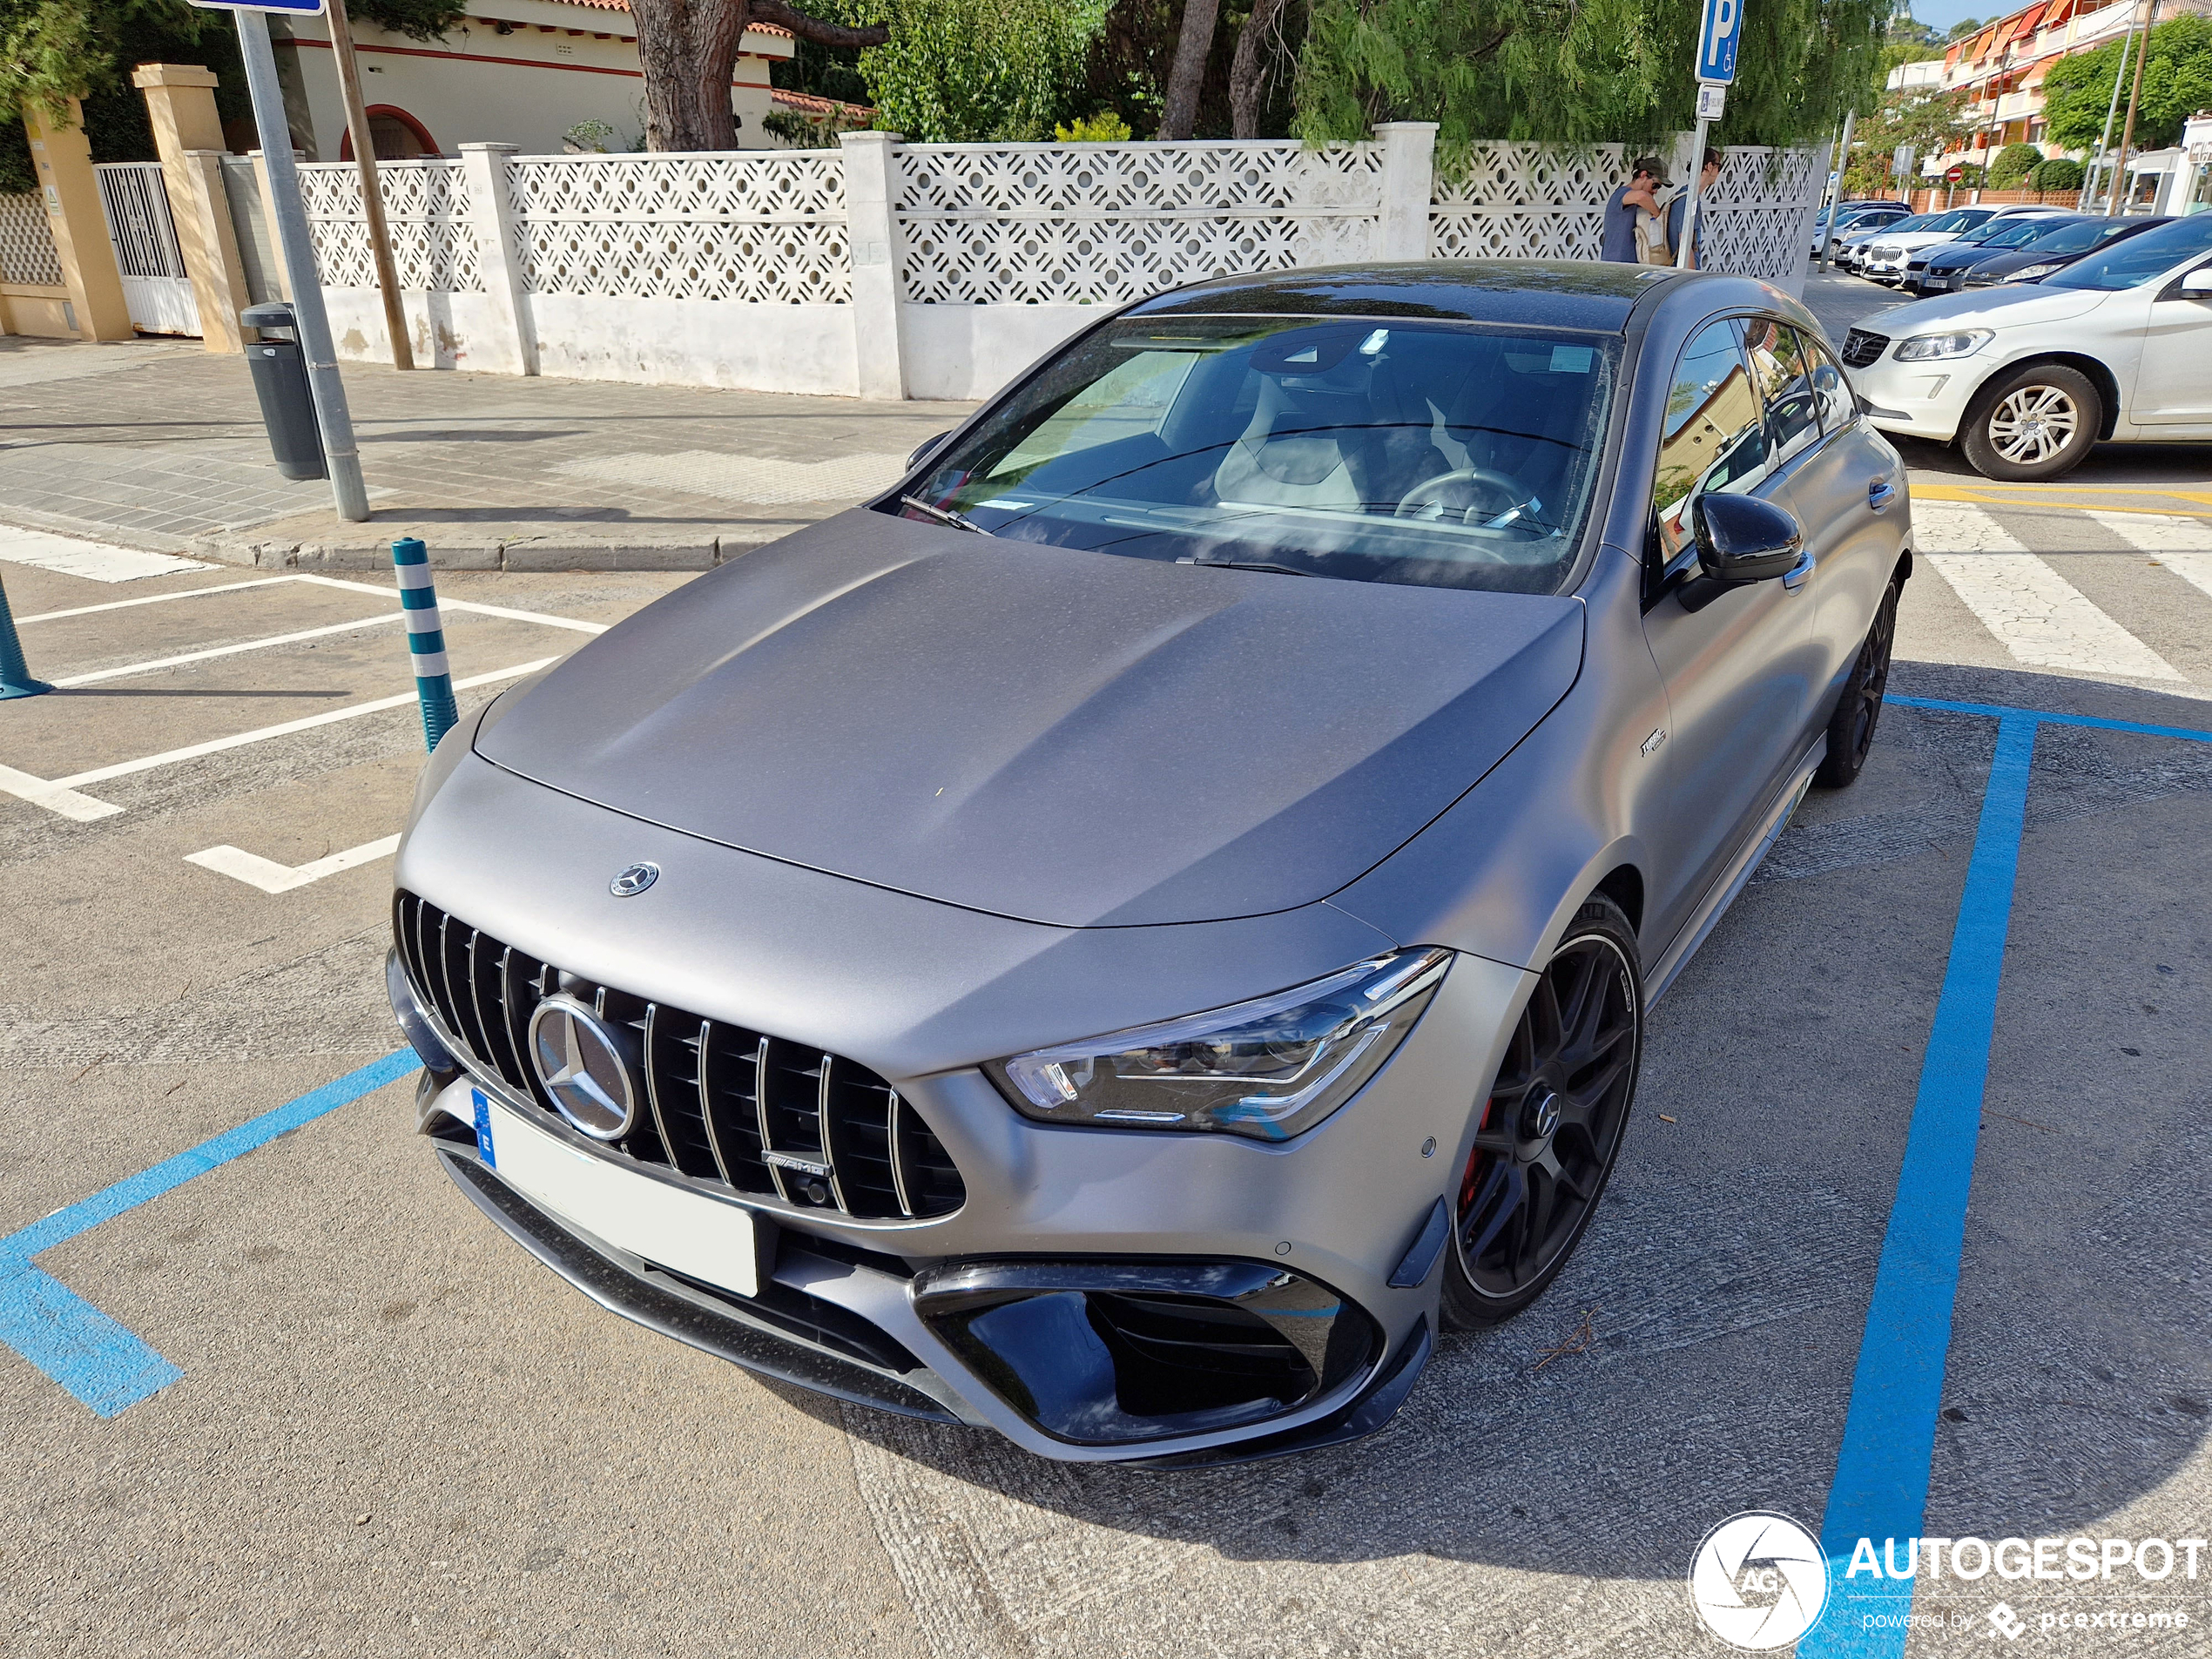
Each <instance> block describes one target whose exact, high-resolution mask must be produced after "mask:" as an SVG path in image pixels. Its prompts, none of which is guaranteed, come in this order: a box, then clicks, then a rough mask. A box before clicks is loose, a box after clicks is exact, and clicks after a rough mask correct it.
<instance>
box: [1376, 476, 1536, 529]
mask: <svg viewBox="0 0 2212 1659" xmlns="http://www.w3.org/2000/svg"><path fill="white" fill-rule="evenodd" d="M1466 486H1473V487H1474V488H1475V489H1487V490H1490V491H1493V492H1494V493H1495V494H1496V495H1497V496H1500V497H1501V499H1500V501H1499V502H1498V504H1497V505H1496V506H1495V507H1494V508H1493V509H1490V510H1491V511H1493V512H1496V513H1502V512H1504V511H1505V510H1506V509H1508V508H1510V507H1516V506H1518V505H1520V503H1521V502H1522V501H1523V500H1525V499H1526V498H1527V497H1526V496H1525V494H1524V492H1523V491H1522V489H1521V481H1520V480H1519V479H1517V478H1514V477H1512V476H1510V475H1507V474H1505V473H1502V472H1498V471H1496V470H1494V469H1492V468H1489V467H1455V468H1453V469H1452V470H1451V471H1450V472H1440V473H1438V474H1437V475H1436V476H1435V477H1433V478H1425V479H1423V480H1422V481H1421V482H1420V483H1418V484H1415V485H1414V486H1413V488H1412V489H1409V490H1407V491H1406V494H1405V496H1404V497H1403V498H1402V499H1400V500H1399V503H1398V513H1397V516H1399V518H1411V517H1413V516H1414V515H1415V514H1417V513H1419V512H1420V511H1421V509H1423V508H1426V507H1433V508H1436V509H1439V511H1440V513H1442V512H1447V511H1457V512H1459V514H1460V516H1461V518H1462V519H1464V518H1466V517H1467V516H1468V515H1469V514H1471V513H1472V512H1473V511H1474V503H1473V502H1469V503H1468V505H1467V507H1466V508H1464V509H1450V508H1446V507H1445V505H1444V497H1445V496H1447V494H1449V493H1450V492H1451V491H1453V489H1460V488H1462V487H1466Z"/></svg>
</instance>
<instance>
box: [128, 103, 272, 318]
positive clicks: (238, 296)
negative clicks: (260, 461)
mask: <svg viewBox="0 0 2212 1659" xmlns="http://www.w3.org/2000/svg"><path fill="white" fill-rule="evenodd" d="M131 84H132V85H133V86H135V87H137V88H138V90H139V91H142V92H144V93H145V99H146V114H147V117H148V118H150V119H151V120H152V123H153V145H154V150H155V152H156V153H158V155H159V156H160V157H161V178H162V182H163V183H164V184H165V185H167V186H168V188H169V217H170V219H172V220H173V221H174V222H175V224H176V226H177V246H178V247H179V250H180V251H181V252H182V253H183V254H184V256H185V275H186V276H188V277H190V278H191V279H192V298H193V299H194V300H197V301H198V302H199V337H200V339H201V340H202V341H205V342H206V346H207V349H208V350H209V351H212V352H235V351H238V350H240V349H241V348H242V347H244V346H245V344H246V338H245V334H244V332H243V330H241V329H240V327H239V320H238V314H239V312H241V311H243V310H245V309H246V307H247V306H248V305H249V304H251V303H252V300H251V297H250V296H249V295H248V293H246V266H245V262H244V260H241V259H240V258H239V251H238V233H237V232H236V231H235V230H234V229H233V228H232V225H231V209H230V199H229V198H228V197H227V196H226V195H225V194H224V192H223V166H222V158H223V123H222V118H220V117H219V116H218V115H217V114H216V113H215V76H214V74H213V72H212V71H209V70H205V69H202V68H200V67H199V65H198V64H139V65H138V68H136V69H134V70H132V71H131Z"/></svg>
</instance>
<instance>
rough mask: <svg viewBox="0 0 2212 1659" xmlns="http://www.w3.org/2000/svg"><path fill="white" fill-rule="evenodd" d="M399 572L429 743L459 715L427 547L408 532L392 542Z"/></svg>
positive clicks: (425, 738)
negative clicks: (400, 538) (432, 582)
mask: <svg viewBox="0 0 2212 1659" xmlns="http://www.w3.org/2000/svg"><path fill="white" fill-rule="evenodd" d="M392 568H393V569H394V570H396V571H397V572H398V573H399V578H400V606H401V610H403V611H404V612H405V613H406V616H407V648H408V653H409V655H410V656H412V657H413V658H414V661H415V695H416V696H417V697H419V698H421V699H422V739H423V741H424V742H425V743H427V744H428V745H429V746H430V747H431V748H433V749H435V748H436V747H437V746H438V739H439V738H442V737H443V736H445V734H446V733H447V732H450V731H452V730H453V727H454V723H455V721H457V720H459V719H460V718H461V711H459V710H458V709H456V708H455V706H454V702H453V674H452V671H451V670H449V669H448V667H447V666H446V633H445V626H444V624H442V622H440V621H439V619H438V590H436V589H435V588H434V587H432V586H431V585H430V550H428V548H426V547H424V546H423V545H422V543H421V542H420V541H418V540H416V539H415V537H414V536H408V537H406V538H404V539H403V540H401V541H397V542H395V543H392Z"/></svg>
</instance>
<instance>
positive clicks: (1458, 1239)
mask: <svg viewBox="0 0 2212 1659" xmlns="http://www.w3.org/2000/svg"><path fill="white" fill-rule="evenodd" d="M1642 1058H1643V978H1642V969H1641V968H1639V966H1638V964H1637V961H1636V940H1635V929H1634V928H1632V927H1629V919H1628V917H1627V916H1625V915H1623V914H1622V912H1621V908H1620V907H1619V906H1618V905H1615V903H1614V902H1613V901H1612V900H1609V899H1604V898H1597V899H1592V900H1589V901H1588V903H1587V904H1585V905H1583V907H1581V910H1580V911H1579V912H1578V913H1577V914H1576V915H1575V921H1574V922H1573V924H1572V925H1571V926H1569V927H1568V930H1567V934H1566V937H1565V938H1563V939H1561V941H1560V942H1559V946H1558V948H1556V949H1555V950H1554V951H1553V952H1552V956H1551V961H1549V962H1548V963H1547V964H1546V965H1545V968H1544V971H1543V974H1542V976H1541V978H1540V979H1539V980H1538V981H1537V983H1536V988H1535V990H1534V992H1533V993H1532V994H1531V995H1530V996H1529V999H1528V1005H1527V1008H1524V1009H1522V1011H1521V1019H1520V1021H1519V1022H1518V1023H1517V1024H1516V1025H1515V1026H1514V1034H1513V1038H1512V1041H1511V1042H1509V1043H1508V1044H1507V1048H1506V1057H1505V1062H1504V1063H1503V1064H1502V1065H1501V1066H1500V1067H1499V1069H1498V1077H1497V1081H1496V1082H1494V1084H1492V1086H1491V1088H1490V1091H1489V1093H1488V1094H1487V1096H1484V1098H1483V1101H1482V1104H1481V1106H1480V1108H1479V1116H1478V1118H1477V1121H1476V1126H1475V1134H1474V1150H1473V1151H1472V1153H1471V1154H1470V1156H1469V1157H1468V1159H1467V1170H1466V1172H1465V1174H1464V1175H1463V1176H1462V1177H1460V1190H1459V1192H1458V1194H1457V1195H1456V1199H1455V1211H1454V1213H1455V1217H1456V1220H1457V1225H1456V1226H1455V1227H1454V1229H1453V1248H1452V1251H1451V1263H1450V1265H1449V1266H1447V1268H1446V1270H1445V1275H1444V1305H1443V1317H1444V1323H1445V1324H1446V1325H1447V1326H1449V1327H1451V1328H1453V1329H1455V1330H1462V1331H1464V1330H1467V1329H1470V1328H1473V1327H1474V1326H1477V1325H1494V1324H1496V1323H1497V1322H1498V1321H1499V1320H1501V1319H1505V1318H1511V1317H1512V1316H1513V1315H1514V1314H1516V1313H1518V1312H1521V1309H1523V1308H1525V1307H1527V1305H1529V1304H1530V1303H1531V1302H1534V1300H1535V1299H1536V1298H1538V1297H1539V1296H1541V1295H1542V1294H1543V1293H1544V1289H1545V1287H1546V1286H1547V1285H1549V1284H1550V1283H1551V1282H1552V1280H1553V1279H1554V1278H1558V1277H1559V1272H1560V1270H1561V1268H1563V1267H1565V1266H1566V1265H1567V1258H1568V1257H1569V1256H1571V1255H1572V1254H1573V1253H1574V1251H1575V1244H1576V1243H1577V1242H1578V1241H1579V1240H1580V1239H1581V1236H1582V1231H1583V1229H1585V1228H1586V1227H1588V1225H1589V1222H1590V1217H1592V1216H1593V1215H1594V1214H1595V1213H1596V1211H1597V1201H1598V1197H1599V1196H1600V1195H1601V1194H1602V1192H1603V1191H1604V1190H1605V1183H1606V1178H1607V1177H1608V1176H1610V1175H1611V1174H1612V1172H1613V1161H1614V1158H1615V1156H1616V1155H1617V1154H1618V1153H1619V1151H1620V1150H1621V1137H1622V1130H1624V1129H1626V1128H1627V1126H1628V1121H1629V1105H1630V1104H1631V1103H1632V1102H1633V1101H1634V1100H1635V1089H1636V1072H1637V1069H1638V1068H1639V1066H1640V1065H1641V1064H1642Z"/></svg>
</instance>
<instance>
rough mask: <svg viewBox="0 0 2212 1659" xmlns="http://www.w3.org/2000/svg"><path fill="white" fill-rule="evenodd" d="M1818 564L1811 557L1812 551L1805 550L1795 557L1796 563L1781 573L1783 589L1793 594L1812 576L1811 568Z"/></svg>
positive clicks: (1817, 561) (1809, 549)
mask: <svg viewBox="0 0 2212 1659" xmlns="http://www.w3.org/2000/svg"><path fill="white" fill-rule="evenodd" d="M1817 563H1820V561H1819V560H1817V559H1816V558H1814V557H1813V556H1812V550H1811V548H1807V549H1806V550H1804V552H1803V553H1801V554H1799V555H1798V556H1797V563H1795V564H1793V565H1791V567H1790V568H1789V569H1788V570H1784V572H1783V573H1782V585H1783V587H1784V589H1785V590H1787V591H1789V592H1791V593H1795V592H1796V591H1797V590H1798V589H1799V588H1802V587H1803V586H1804V584H1805V583H1806V582H1807V580H1809V579H1810V578H1811V576H1812V567H1813V566H1814V565H1816V564H1817Z"/></svg>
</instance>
